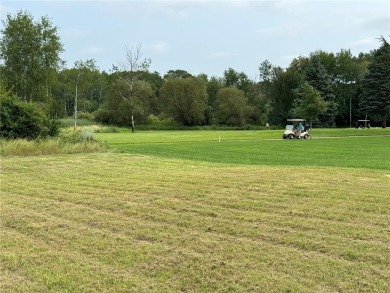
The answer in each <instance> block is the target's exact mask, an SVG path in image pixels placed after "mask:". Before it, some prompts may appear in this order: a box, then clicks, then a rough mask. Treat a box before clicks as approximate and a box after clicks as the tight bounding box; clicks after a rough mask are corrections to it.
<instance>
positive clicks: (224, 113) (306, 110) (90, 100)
mask: <svg viewBox="0 0 390 293" xmlns="http://www.w3.org/2000/svg"><path fill="white" fill-rule="evenodd" d="M3 25H4V29H3V30H2V31H1V34H2V35H1V43H0V58H1V61H2V63H1V93H2V95H1V96H7V95H13V96H15V97H16V99H18V100H20V101H24V102H28V103H35V104H37V105H39V107H40V108H41V110H43V111H44V112H45V113H46V114H47V115H48V117H50V118H61V117H70V116H73V117H75V121H76V120H77V118H80V117H89V118H93V119H95V120H96V121H99V122H102V123H106V124H113V125H119V126H131V125H132V123H133V121H134V120H135V121H136V123H137V124H148V123H149V124H150V123H156V122H163V121H165V122H167V123H174V124H177V125H183V126H197V125H226V126H240V127H243V126H247V125H265V123H266V122H268V123H270V124H271V125H283V124H284V123H285V121H286V119H287V118H292V117H293V116H302V115H305V116H307V117H299V118H307V119H311V120H312V122H313V123H314V124H315V125H317V126H321V127H335V126H354V122H355V121H356V120H357V119H364V118H368V119H370V120H371V121H372V123H377V124H378V125H383V127H385V126H386V123H387V120H388V118H389V113H390V83H389V80H388V78H389V76H390V45H389V43H388V42H387V40H386V39H385V38H384V37H380V38H379V42H378V43H379V44H380V46H379V48H378V49H376V50H372V51H371V52H370V53H360V54H359V55H358V56H353V55H352V54H351V51H350V50H348V49H342V50H340V52H338V53H328V52H324V51H321V50H318V51H315V52H312V53H311V54H310V55H309V56H300V57H298V58H295V59H293V60H292V62H291V64H290V65H289V66H288V67H287V68H281V67H280V66H277V65H274V64H271V63H270V62H269V61H268V60H264V61H263V62H261V63H260V64H259V80H252V79H250V78H249V77H248V76H247V75H246V74H245V73H244V72H238V71H236V70H234V69H233V68H227V69H226V70H225V71H224V72H223V75H222V76H221V77H218V76H210V77H209V76H207V75H206V74H199V75H197V76H194V75H191V74H190V73H188V72H187V71H185V70H182V69H175V70H169V71H168V72H167V73H166V74H165V75H163V76H161V75H160V73H158V72H151V71H150V70H149V68H150V64H151V62H152V60H150V59H147V58H143V56H142V47H141V46H140V45H138V46H136V47H133V48H125V50H124V51H125V59H124V61H123V62H122V63H121V64H117V65H115V66H113V69H112V71H110V72H109V73H107V72H105V71H100V70H99V68H98V67H97V66H96V61H95V60H93V59H89V60H80V61H78V62H75V64H74V65H73V66H72V67H71V68H67V67H66V65H65V63H64V62H63V61H62V60H61V59H60V57H59V56H60V54H61V53H62V52H63V51H64V45H63V44H62V43H61V40H60V38H59V36H58V32H57V27H56V26H55V25H53V23H52V22H51V21H50V19H49V18H48V17H46V16H45V17H42V18H41V19H40V20H38V21H35V20H34V19H33V17H32V16H31V14H30V13H29V12H27V11H19V12H18V13H17V14H16V15H10V14H9V15H7V17H6V19H5V20H3Z"/></svg>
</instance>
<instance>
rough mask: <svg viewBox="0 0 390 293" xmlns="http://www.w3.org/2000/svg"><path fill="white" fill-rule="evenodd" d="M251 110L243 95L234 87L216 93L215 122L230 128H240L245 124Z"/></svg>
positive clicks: (242, 92)
mask: <svg viewBox="0 0 390 293" xmlns="http://www.w3.org/2000/svg"><path fill="white" fill-rule="evenodd" d="M250 113H251V108H250V107H249V106H248V102H247V99H246V98H245V93H244V91H242V90H239V89H238V88H236V87H226V88H222V89H220V90H219V91H218V94H217V101H216V113H215V116H216V119H217V122H218V123H220V124H224V125H230V126H242V125H244V124H245V123H246V121H247V119H248V118H249V115H250Z"/></svg>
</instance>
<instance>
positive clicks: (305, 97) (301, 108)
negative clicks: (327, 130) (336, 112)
mask: <svg viewBox="0 0 390 293" xmlns="http://www.w3.org/2000/svg"><path fill="white" fill-rule="evenodd" d="M294 92H295V94H296V95H297V98H296V99H295V100H294V106H293V108H292V113H293V115H294V116H295V117H301V118H303V119H307V120H308V121H309V123H310V129H312V126H313V121H315V120H317V119H318V117H319V115H321V114H322V113H324V112H325V111H326V110H327V108H328V105H327V102H325V101H324V99H323V98H322V97H321V93H320V92H319V91H318V90H316V89H315V88H314V87H313V86H311V85H310V84H309V83H308V82H303V83H302V84H301V85H300V86H299V87H298V88H297V89H296V90H295V91H294Z"/></svg>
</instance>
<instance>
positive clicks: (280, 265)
mask: <svg viewBox="0 0 390 293" xmlns="http://www.w3.org/2000/svg"><path fill="white" fill-rule="evenodd" d="M215 134H217V135H215ZM278 135H279V132H276V131H275V132H274V131H269V132H260V131H256V132H253V131H252V132H250V131H244V132H212V131H188V132H145V133H135V134H131V133H129V132H128V131H125V132H122V133H119V134H118V133H113V134H99V135H98V136H99V138H100V139H104V140H107V143H108V144H109V145H111V146H113V147H114V146H115V147H116V148H118V149H119V150H120V152H110V153H94V154H75V155H50V156H49V155H48V156H31V157H6V158H1V173H0V179H1V235H2V236H1V242H0V245H1V248H0V263H1V273H0V277H1V278H0V284H1V288H0V289H1V292H386V291H387V290H388V286H389V279H390V270H389V267H390V248H389V243H390V230H389V224H390V210H389V206H390V196H389V190H390V166H389V151H388V149H389V147H388V146H389V142H390V137H388V136H386V134H385V135H384V134H383V133H382V134H381V135H373V136H372V137H358V136H354V137H351V136H350V135H348V136H345V137H342V136H341V135H337V133H336V135H332V138H329V137H330V136H327V135H322V136H321V135H319V136H318V138H316V137H314V138H313V139H312V140H280V137H278ZM335 136H338V138H334V137H335ZM219 137H221V142H219ZM321 137H322V138H321ZM325 137H328V138H325ZM215 138H217V139H215ZM299 151H303V154H302V155H301V154H300V153H299Z"/></svg>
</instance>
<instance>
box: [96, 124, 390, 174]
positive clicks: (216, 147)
mask: <svg viewBox="0 0 390 293" xmlns="http://www.w3.org/2000/svg"><path fill="white" fill-rule="evenodd" d="M282 133H283V132H282V131H280V130H279V131H187V132H186V131H184V132H183V131H160V132H140V133H130V132H128V131H126V130H125V131H124V132H122V133H114V134H97V137H98V138H100V139H103V140H106V141H107V142H108V144H109V145H110V146H112V147H114V148H116V149H118V150H120V151H123V152H126V153H132V154H143V155H154V156H161V157H166V158H180V159H190V160H198V161H209V162H216V163H234V164H254V165H285V166H333V167H352V168H372V169H384V170H389V169H390V135H389V132H388V131H386V130H382V129H369V130H360V129H358V130H355V129H347V130H332V129H330V130H328V129H321V130H316V131H315V132H314V135H315V136H314V138H313V139H308V140H302V139H300V140H297V139H293V140H289V139H287V140H283V139H281V134H282Z"/></svg>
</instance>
